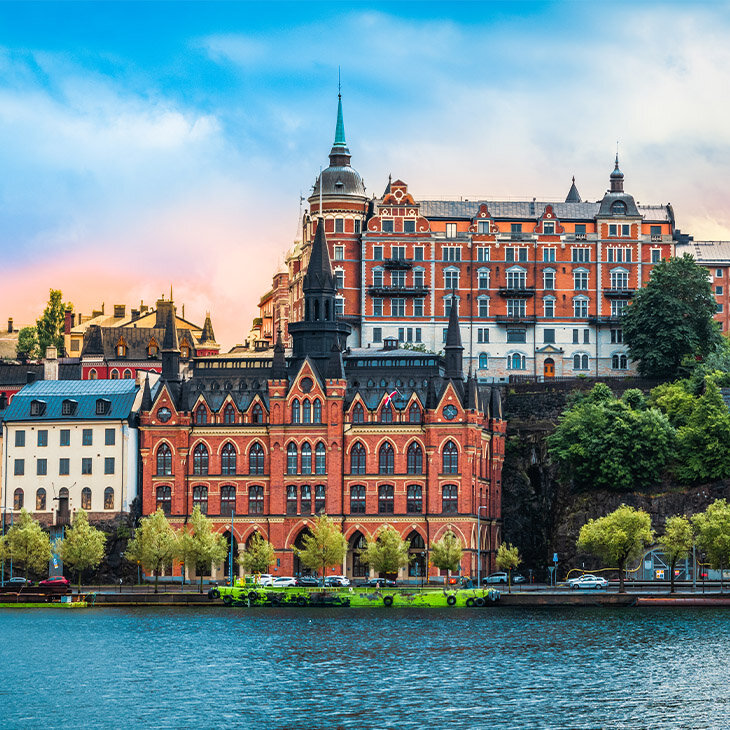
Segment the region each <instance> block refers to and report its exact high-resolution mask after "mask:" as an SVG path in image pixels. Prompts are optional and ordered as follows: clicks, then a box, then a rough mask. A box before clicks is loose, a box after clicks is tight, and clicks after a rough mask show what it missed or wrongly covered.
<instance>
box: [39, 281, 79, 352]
mask: <svg viewBox="0 0 730 730" xmlns="http://www.w3.org/2000/svg"><path fill="white" fill-rule="evenodd" d="M67 309H73V304H71V303H70V302H67V303H66V304H64V303H63V294H62V293H61V290H60V289H51V290H50V292H49V296H48V304H47V305H46V308H45V309H44V310H43V314H41V316H40V317H39V318H38V319H37V320H36V323H35V324H36V330H37V332H38V347H39V349H40V354H41V356H43V357H45V354H46V348H48V347H49V346H50V345H53V346H54V347H56V348H57V349H58V354H59V355H60V354H62V353H63V329H64V320H65V312H66V310H67Z"/></svg>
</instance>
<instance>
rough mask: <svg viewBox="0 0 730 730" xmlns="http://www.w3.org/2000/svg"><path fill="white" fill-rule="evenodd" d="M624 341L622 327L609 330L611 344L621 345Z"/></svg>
mask: <svg viewBox="0 0 730 730" xmlns="http://www.w3.org/2000/svg"><path fill="white" fill-rule="evenodd" d="M623 341H624V331H623V330H622V329H612V330H611V344H612V345H621V344H623Z"/></svg>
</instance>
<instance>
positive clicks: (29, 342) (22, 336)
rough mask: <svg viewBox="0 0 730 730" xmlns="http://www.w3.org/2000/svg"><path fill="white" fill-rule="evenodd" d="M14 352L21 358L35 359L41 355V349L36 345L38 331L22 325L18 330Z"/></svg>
mask: <svg viewBox="0 0 730 730" xmlns="http://www.w3.org/2000/svg"><path fill="white" fill-rule="evenodd" d="M15 353H16V355H17V356H18V358H20V359H21V360H35V359H37V358H39V357H40V356H41V350H40V347H38V331H37V330H36V328H35V327H33V326H31V327H23V328H22V329H21V330H20V332H18V342H17V343H16V345H15Z"/></svg>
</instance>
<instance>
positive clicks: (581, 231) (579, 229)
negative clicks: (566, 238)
mask: <svg viewBox="0 0 730 730" xmlns="http://www.w3.org/2000/svg"><path fill="white" fill-rule="evenodd" d="M575 237H576V238H585V237H586V224H585V223H576V224H575Z"/></svg>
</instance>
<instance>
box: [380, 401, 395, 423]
mask: <svg viewBox="0 0 730 730" xmlns="http://www.w3.org/2000/svg"><path fill="white" fill-rule="evenodd" d="M380 423H393V406H392V405H390V403H388V404H387V405H384V406H383V407H382V408H381V409H380Z"/></svg>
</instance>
